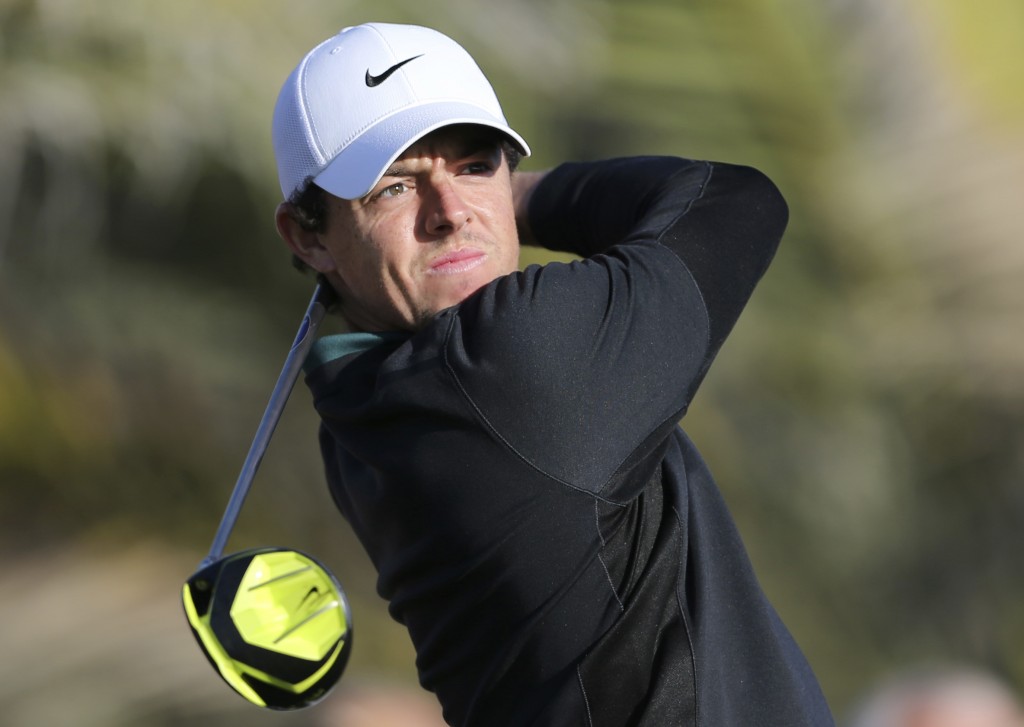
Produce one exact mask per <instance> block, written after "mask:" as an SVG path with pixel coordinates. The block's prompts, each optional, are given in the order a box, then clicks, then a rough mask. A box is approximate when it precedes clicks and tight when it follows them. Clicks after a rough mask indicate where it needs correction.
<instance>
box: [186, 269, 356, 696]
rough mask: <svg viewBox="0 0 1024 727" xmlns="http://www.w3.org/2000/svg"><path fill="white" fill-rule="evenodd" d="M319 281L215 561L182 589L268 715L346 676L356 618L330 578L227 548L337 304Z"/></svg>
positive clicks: (291, 561)
mask: <svg viewBox="0 0 1024 727" xmlns="http://www.w3.org/2000/svg"><path fill="white" fill-rule="evenodd" d="M333 297H334V293H333V291H332V290H331V288H330V286H329V285H328V284H327V283H326V282H324V281H322V280H321V281H320V282H319V283H318V285H317V287H316V289H315V290H314V292H313V297H312V299H311V300H310V303H309V307H308V308H307V310H306V314H305V316H304V317H303V319H302V325H301V326H300V327H299V331H298V334H297V335H296V337H295V341H294V343H292V347H291V349H290V350H289V352H288V357H287V359H286V360H285V363H284V367H283V368H282V370H281V374H280V376H279V377H278V380H277V384H276V385H275V386H274V390H273V392H272V393H271V396H270V401H269V402H268V404H267V407H266V410H265V411H264V412H263V417H262V419H261V420H260V424H259V427H258V428H257V430H256V435H255V437H254V439H253V442H252V446H251V447H250V448H249V453H248V455H247V456H246V458H245V462H244V463H243V465H242V471H241V473H240V474H239V476H238V480H237V482H236V483H235V488H234V490H233V491H232V493H231V499H230V500H229V502H228V505H227V508H226V509H225V511H224V515H223V517H222V518H221V522H220V526H219V527H218V528H217V532H216V535H215V536H214V539H213V544H212V545H211V547H210V552H209V554H208V555H207V556H206V558H205V559H204V560H203V562H202V563H200V565H199V568H198V570H197V571H196V572H195V573H194V574H193V575H192V576H191V577H190V578H189V579H188V581H186V583H185V585H184V587H183V588H182V603H183V605H184V608H185V616H186V618H187V619H188V622H189V625H190V626H191V627H192V633H193V635H194V636H195V638H196V641H197V642H198V643H199V646H200V648H201V649H202V650H203V653H204V654H206V657H207V658H208V659H209V661H210V663H211V664H212V665H213V667H214V669H216V670H217V672H218V673H219V674H220V676H221V677H222V678H223V679H224V681H226V682H227V683H228V685H229V686H231V688H232V689H234V690H235V691H236V692H238V693H239V694H240V695H242V696H243V697H245V698H246V699H248V700H249V701H250V702H252V703H253V704H256V705H258V706H261V707H268V708H270V709H297V708H301V707H306V706H309V705H311V704H314V703H315V702H317V701H319V700H320V699H322V698H323V697H324V696H325V695H326V694H327V693H328V692H329V691H330V689H331V687H333V686H334V684H335V683H336V682H337V681H338V679H339V678H340V677H341V674H342V672H343V671H344V668H345V664H346V662H347V661H348V656H349V653H350V651H351V645H352V621H351V612H350V609H349V605H348V601H347V599H346V598H345V594H344V592H343V591H342V589H341V586H340V585H339V584H338V581H337V580H336V579H335V578H334V576H333V575H331V573H330V572H329V571H328V570H327V569H326V568H325V567H324V566H323V565H322V564H320V563H319V562H318V561H316V560H315V559H314V558H312V557H311V556H309V555H306V554H304V553H300V552H298V551H295V550H290V549H285V548H269V547H264V548H251V549H248V550H244V551H241V552H238V553H234V554H231V555H228V556H224V548H225V546H226V544H227V541H228V538H229V537H230V535H231V531H232V530H233V529H234V526H235V523H236V521H237V520H238V515H239V513H240V512H241V509H242V504H243V503H244V501H245V498H246V495H248V493H249V490H250V488H251V486H252V482H253V479H254V478H255V475H256V470H257V469H258V468H259V465H260V462H261V461H262V459H263V455H264V453H265V452H266V450H267V446H268V445H269V443H270V439H271V436H272V435H273V433H274V429H275V428H276V426H277V423H278V421H279V420H280V418H281V413H282V412H283V411H284V406H285V404H286V402H287V401H288V397H289V395H290V393H291V390H292V388H293V387H294V385H295V381H296V380H297V379H298V377H299V373H300V371H301V370H302V363H303V361H304V360H305V358H306V355H307V354H308V353H309V349H310V346H312V344H313V339H314V334H315V332H316V329H317V328H318V326H319V325H320V322H321V321H322V320H323V318H324V315H325V314H326V312H327V309H328V308H329V307H330V305H331V302H332V301H333Z"/></svg>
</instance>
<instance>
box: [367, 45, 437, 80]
mask: <svg viewBox="0 0 1024 727" xmlns="http://www.w3.org/2000/svg"><path fill="white" fill-rule="evenodd" d="M422 55H423V54H422V53H420V55H419V56H413V57H412V58H406V59H405V60H404V61H400V62H399V63H396V64H395V65H393V66H391V68H389V69H387V70H386V71H384V72H383V73H382V74H380V75H379V76H373V75H371V74H370V69H369V68H367V69H366V85H367V86H369V87H370V88H373V87H374V86H379V85H380V84H382V83H384V81H386V80H388V79H389V78H390V77H391V74H392V73H394V72H395V71H397V70H398V69H399V68H401V67H402V66H404V65H405V64H406V63H408V62H409V61H414V60H416V59H417V58H419V57H420V56H422Z"/></svg>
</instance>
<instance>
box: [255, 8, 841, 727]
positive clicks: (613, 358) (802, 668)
mask: <svg viewBox="0 0 1024 727" xmlns="http://www.w3.org/2000/svg"><path fill="white" fill-rule="evenodd" d="M274 140H275V154H276V157H277V162H278V170H279V173H280V181H281V190H282V192H283V194H284V196H285V199H286V200H288V201H287V202H285V203H284V204H282V205H281V206H280V207H279V209H278V211H277V226H278V230H279V232H280V234H281V236H282V237H283V238H284V239H285V241H286V242H287V244H288V246H289V248H290V249H291V251H292V252H293V253H294V255H295V257H296V258H297V259H298V260H299V261H300V262H301V264H302V265H304V266H308V267H310V268H312V269H313V270H315V271H316V272H317V273H318V274H319V275H320V276H322V278H323V279H325V280H327V281H328V282H329V283H330V285H331V286H332V287H333V288H334V290H335V291H336V292H337V293H338V296H339V299H340V303H339V306H338V310H339V311H340V314H341V316H342V317H343V318H344V319H345V320H346V321H347V322H348V324H349V326H350V327H351V332H350V333H346V334H341V335H339V336H332V337H327V338H325V339H323V340H321V341H319V342H318V344H317V346H316V348H315V349H314V351H313V353H312V354H311V356H310V360H309V361H308V362H307V372H308V375H307V382H308V384H309V386H310V388H311V390H312V392H313V396H314V403H315V405H316V408H317V410H318V411H319V413H320V415H321V417H322V422H323V424H322V427H321V450H322V453H323V457H324V462H325V467H326V471H327V477H328V481H329V485H330V489H331V492H332V494H333V496H334V498H335V501H336V502H337V504H338V507H339V508H340V509H341V511H342V513H343V514H344V515H345V517H346V518H347V520H348V521H349V523H350V524H351V526H352V527H353V529H354V530H355V532H356V533H357V535H358V536H359V538H360V540H361V542H362V543H363V545H364V546H365V547H366V550H367V552H368V553H369V555H370V557H371V559H372V560H373V563H374V565H375V566H376V568H377V570H378V575H379V579H378V590H379V592H380V593H381V595H382V596H383V597H384V598H386V599H387V600H388V601H389V608H390V612H391V614H392V615H393V616H394V618H396V619H397V620H398V621H399V622H401V623H403V624H404V625H405V626H406V627H407V628H408V630H409V633H410V635H411V637H412V641H413V644H414V646H415V648H416V653H417V668H418V670H419V674H420V681H421V683H422V684H423V686H424V687H426V688H427V689H429V690H431V691H433V692H434V693H436V695H437V697H438V699H439V700H440V702H441V704H442V706H443V709H444V715H445V718H446V719H447V721H448V722H449V723H451V724H453V725H485V726H487V727H491V726H494V725H531V726H540V725H558V726H562V725H587V726H589V727H598V726H608V727H623V726H624V725H656V726H658V727H662V726H664V725H699V726H700V727H726V726H728V725H737V726H741V727H752V726H755V725H777V726H780V727H781V726H782V725H785V726H786V727H793V726H795V725H813V726H814V727H826V726H827V725H831V724H832V718H831V716H830V715H829V711H828V708H827V706H826V704H825V701H824V699H823V698H822V695H821V692H820V689H819V688H818V685H817V683H816V680H815V678H814V676H813V674H812V673H811V671H810V669H809V667H808V666H807V664H806V662H805V660H804V658H803V656H802V655H801V654H800V651H799V649H798V648H797V647H796V645H795V644H794V643H793V641H792V639H791V638H790V636H789V634H788V633H787V631H786V629H785V627H784V626H783V625H782V623H781V622H780V621H779V619H778V617H777V616H776V614H775V612H774V610H773V609H772V607H771V606H770V605H769V604H768V602H767V601H766V599H765V597H764V595H763V594H762V591H761V589H760V587H759V586H758V583H757V581H756V579H755V577H754V574H753V572H752V571H751V568H750V565H749V563H748V560H747V557H746V555H745V553H744V550H743V547H742V544H741V542H740V539H739V537H738V535H737V533H736V531H735V528H734V526H733V523H732V520H731V518H730V516H729V514H728V512H727V510H726V508H725V505H724V504H723V502H722V500H721V497H720V496H719V493H718V491H717V489H716V488H715V485H714V483H713V481H712V479H711V476H710V474H709V472H708V469H707V468H706V466H705V465H704V463H703V461H702V460H701V458H700V455H699V454H698V453H697V450H696V449H695V448H694V446H693V445H692V444H691V443H690V441H689V440H688V439H687V438H686V436H685V435H684V434H683V433H682V431H681V430H680V429H679V428H678V426H677V422H678V421H679V419H680V418H681V417H682V415H683V414H684V413H685V412H686V409H687V407H688V405H689V402H690V400H691V399H692V397H693V395H694V393H695V392H696V389H697V386H698V384H699V383H700V381H701V379H702V378H703V377H704V375H705V373H706V372H707V369H708V366H709V365H710V363H711V361H712V359H713V357H714V355H715V353H716V352H717V351H718V349H719V347H720V346H721V345H722V342H723V341H724V339H725V337H726V335H727V334H728V332H729V330H730V329H731V328H732V326H733V324H734V322H735V320H736V318H737V317H738V315H739V313H740V311H741V310H742V308H743V306H744V304H745V303H746V301H747V299H748V297H749V296H750V294H751V292H752V290H753V288H754V286H755V284H756V283H757V281H758V279H759V278H760V277H761V275H762V273H763V272H764V269H765V268H766V266H767V265H768V262H769V260H770V259H771V257H772V255H773V253H774V250H775V247H776V245H777V244H778V242H779V239H780V237H781V235H782V232H783V229H784V227H785V223H786V218H787V210H786V206H785V203H784V201H783V200H782V198H781V196H780V195H779V193H778V191H777V190H776V188H775V187H774V185H772V183H771V182H770V181H768V180H767V179H766V178H765V177H764V176H763V175H761V174H760V173H758V172H756V171H754V170H752V169H749V168H744V167H736V166H730V165H724V164H712V163H707V162H693V161H688V160H682V159H669V158H642V159H619V160H613V161H608V162H602V163H588V164H566V165H562V166H559V167H557V168H555V169H553V170H551V171H549V172H547V173H536V172H535V173H523V172H515V173H513V171H512V169H513V167H514V166H515V164H516V163H517V161H518V158H519V157H520V156H524V155H528V154H529V153H530V150H529V147H528V146H527V144H526V142H525V141H524V140H523V139H522V137H520V136H519V135H518V134H517V133H516V132H515V131H513V130H512V129H511V128H510V127H509V126H508V124H507V123H506V121H505V118H504V116H503V115H502V111H501V108H500V106H499V105H498V101H497V99H496V98H495V96H494V93H493V91H492V89H491V87H490V85H489V83H488V82H487V80H486V79H485V78H484V76H483V74H482V73H481V72H480V70H479V68H477V66H476V64H475V63H474V62H473V60H472V59H471V58H470V57H469V55H468V54H467V53H466V52H465V51H464V50H463V49H462V48H461V47H459V46H458V45H457V44H455V43H454V42H453V41H451V40H450V39H448V38H446V37H445V36H443V35H441V34H439V33H436V32H434V31H431V30H428V29H424V28H418V27H409V26H395V25H383V24H370V25H363V26H358V27H355V28H349V29H347V30H345V31H343V32H342V33H341V34H339V35H338V36H336V37H334V38H331V39H329V40H327V41H325V42H324V43H323V44H321V45H320V46H318V47H317V48H315V49H314V50H312V51H311V52H310V53H309V54H308V55H307V56H306V57H305V59H303V61H302V62H301V63H300V64H299V66H298V67H297V68H296V69H295V71H294V72H293V73H292V75H291V76H290V77H289V79H288V80H287V81H286V82H285V85H284V88H283V89H282V91H281V95H280V97H279V99H278V104H277V107H276V109H275V113H274ZM520 239H522V240H523V241H530V242H532V243H534V244H538V245H541V246H543V247H546V248H549V249H551V250H561V251H567V252H571V253H575V254H576V255H578V256H580V257H581V258H582V260H580V261H579V262H575V263H572V264H551V265H547V266H543V267H538V266H531V267H530V268H527V269H526V270H525V271H521V272H520V271H519V270H518V267H517V266H518V262H517V260H518V249H519V241H520Z"/></svg>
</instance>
